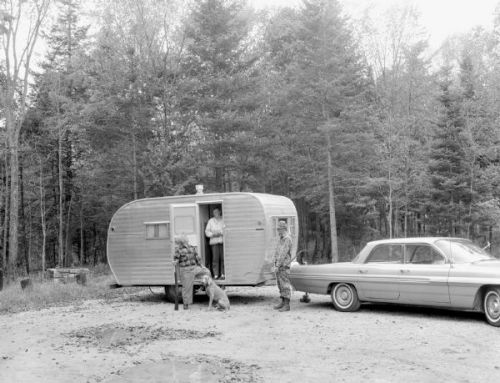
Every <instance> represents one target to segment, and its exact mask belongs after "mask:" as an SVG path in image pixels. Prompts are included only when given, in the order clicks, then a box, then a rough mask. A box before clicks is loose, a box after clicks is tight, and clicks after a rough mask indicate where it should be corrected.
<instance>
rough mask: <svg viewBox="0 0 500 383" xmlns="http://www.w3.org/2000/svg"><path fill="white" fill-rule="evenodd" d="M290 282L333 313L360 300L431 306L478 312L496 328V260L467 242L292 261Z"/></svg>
mask: <svg viewBox="0 0 500 383" xmlns="http://www.w3.org/2000/svg"><path fill="white" fill-rule="evenodd" d="M290 281H291V283H292V286H293V287H294V288H295V290H297V291H303V292H305V293H313V294H329V295H330V296H331V298H332V303H333V306H334V308H335V309H336V310H338V311H356V310H358V309H359V308H360V306H361V304H362V303H365V302H383V303H395V304H405V305H417V306H431V307H439V308H449V309H454V310H463V311H479V312H483V313H484V314H485V317H486V320H487V322H488V323H489V324H491V325H493V326H497V327H499V326H500V260H499V259H497V258H495V257H493V256H491V255H490V254H488V253H487V252H486V251H485V250H484V249H482V248H480V247H478V246H477V245H475V244H474V243H473V242H472V241H470V240H468V239H463V238H449V237H425V238H423V237H422V238H399V239H386V240H377V241H371V242H368V243H367V244H366V245H365V247H364V248H363V249H362V250H361V251H360V252H359V254H358V255H357V256H356V257H355V258H354V259H353V260H352V261H351V262H338V263H329V264H314V265H310V264H302V263H299V262H297V261H294V262H292V265H291V267H290ZM307 296H308V295H307ZM306 301H307V300H306Z"/></svg>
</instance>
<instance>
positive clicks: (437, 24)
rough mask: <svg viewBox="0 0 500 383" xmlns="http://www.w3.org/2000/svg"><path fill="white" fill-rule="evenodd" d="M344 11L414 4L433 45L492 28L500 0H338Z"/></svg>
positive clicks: (263, 2)
mask: <svg viewBox="0 0 500 383" xmlns="http://www.w3.org/2000/svg"><path fill="white" fill-rule="evenodd" d="M338 1H339V2H340V4H341V5H342V7H343V8H344V10H345V12H346V13H347V14H348V15H349V16H352V17H353V18H356V16H359V15H360V13H361V12H362V10H364V9H365V8H366V7H367V6H372V7H375V8H380V9H384V8H386V7H389V6H390V5H392V4H402V3H405V2H406V3H411V4H415V5H416V7H418V9H419V10H420V12H421V19H420V20H421V24H422V26H423V27H424V28H425V29H426V30H427V31H428V33H429V40H430V44H431V46H438V45H440V44H441V43H442V42H443V41H444V40H445V39H446V37H448V36H451V35H454V34H457V33H462V32H466V31H468V30H470V29H472V28H473V27H475V26H477V25H481V26H483V27H484V28H485V29H491V27H492V22H493V13H494V10H495V8H496V5H497V4H500V0H338ZM250 2H251V3H252V4H254V6H255V7H258V8H264V7H269V6H271V7H273V6H285V5H295V6H297V5H298V4H300V3H301V0H250Z"/></svg>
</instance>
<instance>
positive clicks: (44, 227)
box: [39, 157, 47, 278]
mask: <svg viewBox="0 0 500 383" xmlns="http://www.w3.org/2000/svg"><path fill="white" fill-rule="evenodd" d="M39 186H40V217H41V219H42V278H45V259H46V253H45V247H46V244H47V225H46V223H45V193H44V189H43V164H42V158H41V157H40V180H39Z"/></svg>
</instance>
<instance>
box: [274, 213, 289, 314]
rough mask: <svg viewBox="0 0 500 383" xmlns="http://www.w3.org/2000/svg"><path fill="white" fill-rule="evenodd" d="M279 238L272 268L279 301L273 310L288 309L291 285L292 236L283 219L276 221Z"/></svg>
mask: <svg viewBox="0 0 500 383" xmlns="http://www.w3.org/2000/svg"><path fill="white" fill-rule="evenodd" d="M278 234H279V236H280V237H279V239H278V243H277V244H276V251H275V252H274V270H275V272H276V281H277V283H278V289H279V291H280V298H281V302H280V303H278V305H276V306H274V309H275V310H279V311H282V312H283V311H290V298H291V296H292V287H291V284H290V264H291V263H292V237H291V236H290V233H289V232H288V225H287V223H286V222H285V221H279V222H278Z"/></svg>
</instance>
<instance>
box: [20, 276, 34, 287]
mask: <svg viewBox="0 0 500 383" xmlns="http://www.w3.org/2000/svg"><path fill="white" fill-rule="evenodd" d="M32 288H33V282H32V281H31V279H29V278H27V279H21V289H23V290H31V289H32Z"/></svg>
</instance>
